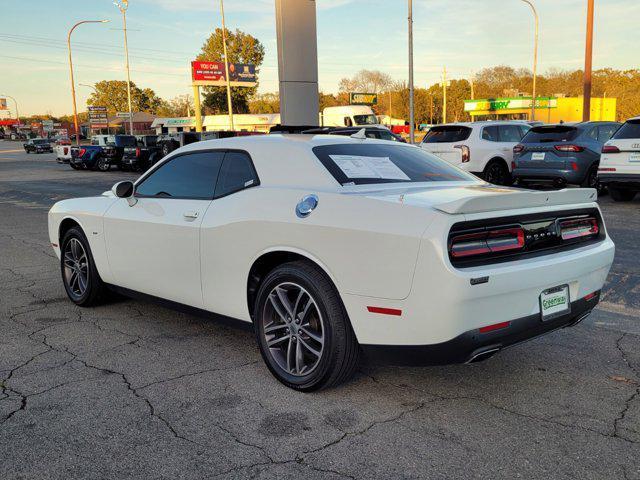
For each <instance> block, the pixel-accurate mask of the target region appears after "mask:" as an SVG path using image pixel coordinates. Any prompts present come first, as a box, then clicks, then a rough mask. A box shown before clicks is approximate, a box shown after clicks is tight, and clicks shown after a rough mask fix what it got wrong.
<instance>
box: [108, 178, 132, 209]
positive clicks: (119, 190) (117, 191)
mask: <svg viewBox="0 0 640 480" xmlns="http://www.w3.org/2000/svg"><path fill="white" fill-rule="evenodd" d="M111 192H113V194H114V195H115V196H116V197H118V198H126V199H127V203H128V204H129V206H130V207H133V206H134V205H135V204H136V203H138V199H137V198H136V197H135V196H134V195H133V194H134V192H135V188H134V186H133V182H130V181H128V180H127V181H124V182H118V183H116V184H115V185H114V186H113V187H111Z"/></svg>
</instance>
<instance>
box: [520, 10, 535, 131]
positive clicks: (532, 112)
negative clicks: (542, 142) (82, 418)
mask: <svg viewBox="0 0 640 480" xmlns="http://www.w3.org/2000/svg"><path fill="white" fill-rule="evenodd" d="M522 1H523V2H524V3H526V4H527V5H529V6H530V7H531V11H532V12H533V19H534V23H535V30H534V34H533V92H532V93H531V97H532V98H531V120H535V119H536V70H537V68H538V12H537V11H536V7H534V6H533V3H531V2H530V1H529V0H522Z"/></svg>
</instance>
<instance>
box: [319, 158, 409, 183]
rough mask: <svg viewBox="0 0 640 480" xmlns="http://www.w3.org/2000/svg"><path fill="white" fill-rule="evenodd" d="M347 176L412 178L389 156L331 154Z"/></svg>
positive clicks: (394, 178)
mask: <svg viewBox="0 0 640 480" xmlns="http://www.w3.org/2000/svg"><path fill="white" fill-rule="evenodd" d="M329 156H330V157H331V160H333V161H334V163H335V164H336V165H337V166H338V168H340V170H342V173H344V174H345V175H346V176H347V178H384V179H386V180H411V179H410V178H409V177H408V176H407V174H406V173H404V172H403V171H402V170H400V169H399V168H398V167H397V166H396V164H395V163H393V162H392V161H391V159H390V158H389V157H366V156H362V155H329Z"/></svg>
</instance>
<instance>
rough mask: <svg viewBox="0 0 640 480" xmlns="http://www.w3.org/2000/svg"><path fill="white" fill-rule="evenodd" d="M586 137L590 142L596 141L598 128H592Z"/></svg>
mask: <svg viewBox="0 0 640 480" xmlns="http://www.w3.org/2000/svg"><path fill="white" fill-rule="evenodd" d="M587 137H588V138H590V139H591V140H596V141H597V140H598V127H593V128H592V129H591V130H589V131H588V132H587Z"/></svg>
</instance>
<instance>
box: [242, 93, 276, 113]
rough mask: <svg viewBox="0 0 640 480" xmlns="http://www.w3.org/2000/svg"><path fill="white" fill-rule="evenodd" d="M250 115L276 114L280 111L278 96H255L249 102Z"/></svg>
mask: <svg viewBox="0 0 640 480" xmlns="http://www.w3.org/2000/svg"><path fill="white" fill-rule="evenodd" d="M249 111H250V112H251V113H278V112H279V111H280V95H278V94H277V93H263V94H262V95H255V96H254V97H253V98H252V99H251V100H249Z"/></svg>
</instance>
